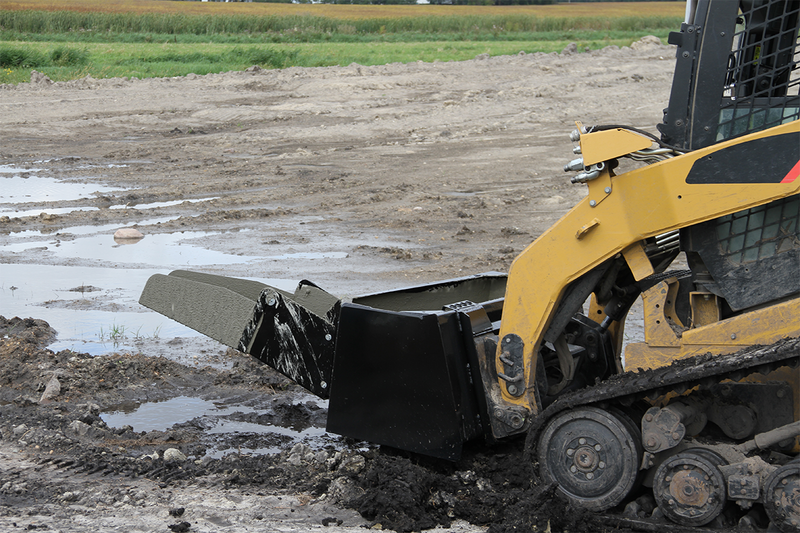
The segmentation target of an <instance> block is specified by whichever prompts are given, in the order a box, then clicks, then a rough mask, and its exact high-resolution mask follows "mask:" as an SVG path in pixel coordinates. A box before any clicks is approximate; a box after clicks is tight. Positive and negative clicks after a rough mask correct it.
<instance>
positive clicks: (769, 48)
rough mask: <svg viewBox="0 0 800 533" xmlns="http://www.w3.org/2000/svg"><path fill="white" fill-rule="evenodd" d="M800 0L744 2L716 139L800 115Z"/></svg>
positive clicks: (738, 19) (757, 129) (754, 129)
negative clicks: (798, 28) (799, 30)
mask: <svg viewBox="0 0 800 533" xmlns="http://www.w3.org/2000/svg"><path fill="white" fill-rule="evenodd" d="M799 14H800V1H790V2H762V1H758V0H752V1H743V2H741V3H740V15H739V16H738V17H737V20H736V22H737V24H736V30H735V33H734V38H733V49H732V50H731V54H730V57H729V61H728V68H727V75H726V83H725V86H724V89H723V95H722V100H721V102H720V114H719V125H718V127H717V138H716V142H719V141H722V140H725V139H731V138H734V137H739V136H741V135H745V134H747V133H751V132H754V131H759V130H763V129H767V128H771V127H773V126H778V125H780V124H785V123H787V122H791V121H794V120H798V119H800V66H799V65H800V46H799V45H800V36H799V35H798V32H797V21H798V15H799Z"/></svg>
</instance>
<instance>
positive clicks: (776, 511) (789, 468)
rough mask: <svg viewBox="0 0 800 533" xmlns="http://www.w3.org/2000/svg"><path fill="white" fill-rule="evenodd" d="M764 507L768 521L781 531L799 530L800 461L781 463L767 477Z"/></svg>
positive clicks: (785, 532)
mask: <svg viewBox="0 0 800 533" xmlns="http://www.w3.org/2000/svg"><path fill="white" fill-rule="evenodd" d="M764 509H766V511H767V516H769V519H770V521H771V522H772V523H773V524H774V525H775V527H777V528H778V529H780V530H781V531H783V532H784V533H789V532H790V531H800V462H797V461H793V462H791V463H789V464H786V465H783V466H782V467H780V468H779V469H777V470H776V471H774V472H773V473H772V474H770V476H769V477H768V478H767V483H766V485H765V489H764Z"/></svg>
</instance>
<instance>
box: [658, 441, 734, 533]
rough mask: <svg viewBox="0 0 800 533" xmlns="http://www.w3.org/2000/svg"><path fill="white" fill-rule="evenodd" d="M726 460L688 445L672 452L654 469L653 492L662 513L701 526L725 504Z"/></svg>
mask: <svg viewBox="0 0 800 533" xmlns="http://www.w3.org/2000/svg"><path fill="white" fill-rule="evenodd" d="M724 464H727V462H726V461H725V460H724V459H723V458H722V457H720V456H719V455H717V454H716V453H715V452H712V451H711V450H707V449H704V448H691V449H689V450H686V451H683V452H681V453H678V454H676V455H673V456H672V457H670V458H669V459H667V460H666V461H664V462H663V463H661V465H660V466H659V467H658V469H656V474H655V479H654V481H653V495H654V496H655V499H656V503H657V504H658V508H659V509H661V512H663V513H664V515H665V516H666V517H667V518H669V519H670V520H672V521H673V522H677V523H678V524H681V525H684V526H702V525H704V524H707V523H709V522H711V521H712V520H714V518H716V517H717V516H718V515H719V514H720V513H721V512H722V509H723V508H724V507H725V502H726V500H727V492H726V490H725V476H723V475H722V472H721V471H720V470H719V468H718V467H719V466H720V465H724Z"/></svg>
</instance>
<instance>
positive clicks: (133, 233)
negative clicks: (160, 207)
mask: <svg viewBox="0 0 800 533" xmlns="http://www.w3.org/2000/svg"><path fill="white" fill-rule="evenodd" d="M143 238H144V233H142V232H141V231H139V230H138V229H136V228H120V229H118V230H117V231H115V232H114V240H115V241H117V242H119V241H138V240H140V239H143Z"/></svg>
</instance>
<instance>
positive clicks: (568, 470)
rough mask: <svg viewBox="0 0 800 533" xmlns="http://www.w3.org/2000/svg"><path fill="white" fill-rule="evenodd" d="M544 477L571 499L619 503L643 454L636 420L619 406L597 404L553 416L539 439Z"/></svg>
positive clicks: (600, 506) (588, 505)
mask: <svg viewBox="0 0 800 533" xmlns="http://www.w3.org/2000/svg"><path fill="white" fill-rule="evenodd" d="M537 450H538V458H539V469H540V472H541V474H542V477H543V478H544V480H545V481H546V482H548V483H555V484H557V485H558V487H559V490H560V491H561V492H562V493H563V494H564V495H565V496H566V497H567V498H569V499H570V500H571V501H572V502H573V503H574V504H575V505H577V506H579V507H582V508H584V509H589V510H592V511H603V510H605V509H610V508H611V507H614V506H616V505H617V504H619V503H621V502H622V500H624V499H625V497H626V496H627V495H628V493H629V492H630V491H631V489H632V488H633V486H634V485H635V483H636V478H637V476H638V473H639V465H640V463H641V458H642V447H641V436H640V435H639V433H638V430H637V427H636V425H635V424H634V423H633V422H632V421H631V420H630V419H629V418H628V417H627V416H626V415H624V414H623V413H621V412H617V411H614V412H609V411H604V410H603V409H598V408H596V407H583V408H580V409H575V410H573V411H567V412H564V413H561V414H559V415H557V416H556V417H555V418H553V419H552V420H551V421H550V422H548V423H547V425H546V426H545V428H544V431H542V433H541V435H540V437H539V442H538V445H537Z"/></svg>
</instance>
